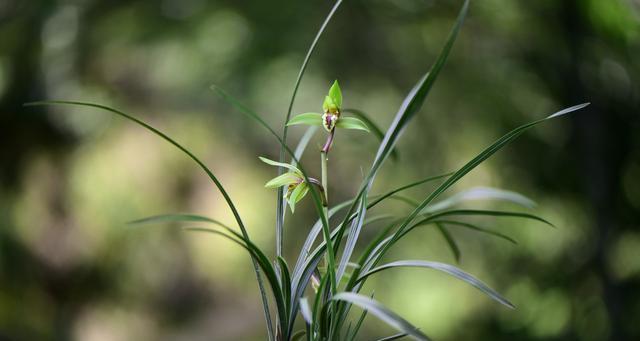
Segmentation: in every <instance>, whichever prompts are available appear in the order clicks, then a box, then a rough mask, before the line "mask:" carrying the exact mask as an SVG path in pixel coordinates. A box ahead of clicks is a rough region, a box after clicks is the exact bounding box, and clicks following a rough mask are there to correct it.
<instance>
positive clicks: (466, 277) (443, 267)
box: [358, 260, 515, 309]
mask: <svg viewBox="0 0 640 341" xmlns="http://www.w3.org/2000/svg"><path fill="white" fill-rule="evenodd" d="M397 267H420V268H429V269H434V270H439V271H442V272H445V273H447V274H449V275H452V276H454V277H457V278H459V279H461V280H462V281H464V282H467V283H468V284H470V285H472V286H474V287H476V288H477V289H478V290H480V291H482V292H483V293H485V294H486V295H487V296H489V297H491V298H492V299H493V300H495V301H497V302H499V303H501V304H503V305H505V306H507V307H509V308H512V309H513V308H515V306H514V305H513V304H512V303H511V302H509V301H508V300H507V299H506V298H504V297H502V295H500V294H498V293H497V292H496V291H495V290H493V289H491V288H489V287H488V286H487V285H486V284H484V283H482V282H481V281H479V280H478V279H476V278H475V277H473V276H471V275H470V274H468V273H466V272H464V271H462V270H460V269H458V268H457V267H455V266H453V265H449V264H443V263H438V262H428V261H421V260H404V261H397V262H392V263H388V264H384V265H381V266H379V267H377V268H374V269H372V270H370V271H368V272H366V273H364V274H363V275H362V276H360V278H358V281H362V280H363V279H365V278H367V277H369V276H371V275H373V274H374V273H377V272H380V271H383V270H386V269H393V268H397Z"/></svg>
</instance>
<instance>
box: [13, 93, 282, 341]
mask: <svg viewBox="0 0 640 341" xmlns="http://www.w3.org/2000/svg"><path fill="white" fill-rule="evenodd" d="M44 105H73V106H84V107H90V108H95V109H100V110H104V111H108V112H111V113H113V114H116V115H118V116H121V117H123V118H125V119H127V120H129V121H132V122H134V123H136V124H138V125H140V126H142V127H143V128H145V129H147V130H149V131H151V132H152V133H154V134H156V135H157V136H159V137H161V138H163V139H164V140H165V141H167V142H169V143H171V144H172V145H174V146H175V147H176V148H178V149H179V150H180V151H182V152H183V153H184V154H186V155H187V156H188V157H189V158H191V159H192V160H193V161H194V162H195V163H196V164H198V166H200V168H201V169H202V170H203V171H204V172H205V173H206V174H207V176H208V177H209V179H211V181H213V183H214V184H215V186H216V187H217V188H218V190H219V191H220V193H221V194H222V196H223V198H224V200H225V202H226V203H227V205H228V206H229V209H231V212H232V213H233V216H234V218H235V220H236V222H237V223H238V226H239V227H240V230H241V231H242V235H243V236H244V237H245V238H246V239H247V240H248V239H249V234H248V233H247V230H246V228H245V226H244V223H243V222H242V218H241V217H240V214H239V213H238V210H237V209H236V206H235V204H234V203H233V200H231V197H230V196H229V194H228V193H227V191H226V190H225V189H224V187H223V186H222V183H220V181H219V180H218V178H217V177H216V176H215V175H214V174H213V172H212V171H211V170H210V169H209V168H208V167H207V166H206V165H205V164H204V162H202V161H201V160H200V159H199V158H198V157H196V156H195V155H194V154H193V153H191V151H189V150H188V149H187V148H185V147H183V146H182V145H181V144H179V143H178V142H176V141H175V140H173V139H172V138H170V137H169V136H168V135H166V134H165V133H163V132H161V131H160V130H158V129H156V128H154V127H152V126H151V125H149V124H147V123H145V122H144V121H142V120H140V119H138V118H135V117H133V116H131V115H129V114H127V113H125V112H123V111H120V110H117V109H114V108H111V107H108V106H105V105H100V104H94V103H87V102H78V101H39V102H31V103H26V104H25V106H44ZM252 263H253V269H254V272H255V275H256V280H257V282H258V287H259V289H260V296H261V299H262V306H263V310H264V315H265V320H266V323H267V329H268V332H269V338H270V339H273V335H274V334H273V326H272V323H273V322H272V320H271V313H270V312H269V301H268V299H267V296H266V293H265V290H264V284H263V282H262V278H261V276H260V271H259V270H258V265H257V264H256V261H255V259H253V257H252Z"/></svg>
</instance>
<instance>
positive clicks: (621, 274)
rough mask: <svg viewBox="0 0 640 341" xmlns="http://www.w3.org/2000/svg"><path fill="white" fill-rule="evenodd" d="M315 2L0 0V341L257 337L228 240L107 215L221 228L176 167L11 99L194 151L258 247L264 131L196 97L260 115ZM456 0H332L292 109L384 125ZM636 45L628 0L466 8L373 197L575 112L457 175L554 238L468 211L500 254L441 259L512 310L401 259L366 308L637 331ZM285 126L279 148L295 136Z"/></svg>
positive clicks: (280, 86)
mask: <svg viewBox="0 0 640 341" xmlns="http://www.w3.org/2000/svg"><path fill="white" fill-rule="evenodd" d="M331 5H332V3H331V2H330V1H304V2H303V1H293V0H288V1H278V2H277V4H276V3H274V2H272V1H230V0H226V1H205V0H158V1H151V0H130V1H125V0H85V1H81V0H66V1H65V0H58V1H56V0H30V1H24V0H4V1H0V340H4V339H6V340H90V341H94V340H211V339H215V340H250V339H255V340H260V339H263V338H264V332H263V329H264V328H263V322H262V320H261V312H260V309H261V308H260V307H259V301H258V292H257V288H256V285H255V283H254V282H253V281H252V274H251V271H250V263H249V262H248V259H247V257H246V256H245V255H244V254H243V253H242V252H241V250H238V249H236V248H235V247H234V246H233V245H230V244H229V243H226V242H225V241H222V240H217V239H214V238H206V237H205V238H203V237H201V236H195V235H189V234H186V233H182V232H179V231H177V230H175V229H172V228H170V227H167V228H135V229H132V228H130V227H127V226H126V225H125V222H127V221H129V220H132V219H135V218H138V217H141V216H146V215H151V214H154V213H159V212H193V213H201V214H205V215H208V216H213V217H217V218H219V219H222V220H225V221H231V219H230V213H229V212H227V210H226V209H225V207H224V204H223V203H222V201H221V198H220V196H219V194H218V193H217V192H215V191H214V188H213V187H212V186H211V185H210V184H209V183H208V182H207V179H206V177H205V176H203V175H202V174H200V173H199V172H198V169H196V167H194V166H193V165H192V164H191V163H189V161H188V160H186V159H184V158H183V157H182V156H181V155H180V154H179V153H178V152H176V151H175V150H173V149H172V147H171V146H169V145H167V144H166V143H164V142H162V141H159V140H158V139H156V138H154V137H153V136H151V135H149V134H148V133H147V132H144V131H142V130H141V129H140V128H138V127H135V126H131V125H129V124H128V123H126V122H123V121H120V120H118V119H116V118H113V117H110V116H108V115H105V114H103V113H97V112H96V113H94V112H90V110H86V109H73V110H71V109H69V108H47V109H46V110H45V109H44V108H28V109H26V108H23V107H22V103H24V102H28V101H31V100H39V99H76V100H86V101H92V102H101V103H105V104H107V105H111V106H114V107H118V108H121V109H125V110H126V111H128V112H131V113H135V114H137V115H139V116H141V117H144V118H145V119H146V120H149V121H150V122H152V123H153V124H154V125H156V126H158V127H160V128H162V129H164V130H165V131H167V132H168V133H169V134H170V135H172V136H174V137H175V138H176V139H177V140H178V141H181V142H183V143H184V144H185V145H187V146H188V147H189V148H191V149H192V150H194V151H195V152H196V153H197V154H198V155H201V156H202V157H203V158H204V159H205V160H206V161H207V163H208V164H209V165H210V166H211V168H212V169H213V170H214V171H215V172H216V174H218V175H219V177H220V178H221V179H222V180H223V182H224V183H225V185H226V187H227V188H228V189H229V190H230V192H231V195H232V197H233V199H234V200H235V201H236V202H237V203H238V204H239V205H238V206H239V210H240V212H241V213H242V214H243V215H245V216H246V217H247V221H246V222H247V225H248V226H249V230H250V233H252V236H253V238H254V239H255V240H256V241H257V242H258V243H259V244H260V245H272V244H273V242H274V236H273V226H274V221H275V201H274V199H275V196H274V194H273V193H272V192H271V191H269V190H267V189H264V188H263V184H264V182H265V181H266V180H268V179H269V178H271V177H273V169H272V168H270V167H268V166H266V165H264V164H262V163H261V162H260V161H259V160H258V159H257V156H258V155H263V156H267V157H271V158H277V155H276V154H277V142H276V141H274V140H273V139H272V138H271V137H269V136H268V135H267V134H265V133H264V131H263V130H261V129H259V128H258V127H257V126H255V125H254V124H253V123H252V122H249V121H247V120H246V118H244V117H243V116H242V115H237V114H235V113H234V112H233V110H232V109H230V108H229V107H228V106H227V105H226V104H224V103H222V102H221V101H219V100H217V99H216V98H215V96H213V94H212V93H211V92H210V91H208V87H209V85H210V84H211V83H216V84H218V85H220V86H222V87H224V88H226V89H228V90H229V91H230V92H231V93H233V94H234V95H236V96H237V97H239V98H243V99H244V100H245V102H246V103H247V104H248V105H249V106H251V107H252V108H254V109H256V110H258V111H259V112H260V113H261V114H262V115H264V117H265V119H266V120H267V121H268V122H269V123H270V124H271V125H272V126H273V127H280V126H281V125H282V123H283V122H282V121H283V120H284V113H285V112H286V111H285V110H286V106H287V103H288V99H289V96H290V94H291V91H292V90H293V89H292V88H293V84H294V81H295V76H296V74H297V70H298V67H299V65H300V63H301V62H302V59H303V57H304V53H305V51H306V49H307V47H308V44H309V43H310V41H311V40H312V38H313V36H314V34H315V31H316V30H317V29H318V27H319V25H320V23H321V21H322V20H323V18H324V16H325V14H326V13H327V11H328V10H329V8H330V6H331ZM458 5H459V4H458V3H457V2H455V1H453V2H452V1H438V0H429V1H421V0H396V1H383V0H372V1H356V0H353V1H346V2H345V4H344V5H343V6H342V8H341V9H340V10H339V12H338V14H337V16H336V18H335V19H334V21H333V22H332V24H331V25H330V27H329V28H328V31H327V32H326V34H325V36H324V37H323V39H322V41H321V42H320V46H319V49H318V53H317V54H316V55H315V56H314V58H313V59H312V62H311V64H310V67H309V70H308V73H307V75H306V77H305V78H304V80H303V82H302V85H301V90H300V93H299V97H298V100H297V102H296V105H295V107H294V113H297V112H306V111H318V110H320V106H321V104H322V96H323V94H324V91H326V87H327V85H328V84H329V82H330V81H331V80H333V79H335V78H339V79H340V82H341V85H342V88H343V92H344V94H345V106H346V107H353V108H357V109H361V110H364V111H366V112H369V113H370V114H371V115H372V116H373V117H374V120H375V121H376V122H377V123H378V124H380V125H381V126H382V127H386V126H387V125H388V124H389V123H390V120H391V119H392V117H393V114H394V113H395V109H396V108H397V106H398V105H399V103H400V101H401V100H402V94H403V93H405V92H406V91H407V90H408V89H409V88H410V87H411V85H412V84H413V83H414V82H415V81H416V80H417V78H418V75H420V74H422V73H423V72H424V71H425V70H426V69H427V68H428V67H429V65H430V63H431V62H432V61H433V59H434V57H435V55H436V53H437V52H438V50H439V48H440V46H441V44H442V42H443V41H444V39H445V36H446V34H447V32H448V28H449V27H450V24H451V21H452V18H453V17H454V16H455V11H456V9H457V6H458ZM639 55H640V2H638V1H637V0H606V1H605V0H538V1H527V0H518V1H514V0H482V1H473V2H472V6H471V10H470V15H469V17H468V20H467V22H466V24H465V27H464V28H463V31H462V34H461V36H460V38H459V39H458V41H457V43H456V46H455V47H454V50H453V53H452V55H451V58H450V60H449V64H448V65H447V67H446V68H445V70H444V71H443V73H442V75H441V77H440V79H439V81H438V83H437V84H436V86H435V88H434V92H433V94H432V95H431V96H430V98H429V100H428V102H427V103H426V105H425V109H424V110H423V112H422V113H421V115H420V116H418V117H417V118H416V121H417V124H416V125H414V126H413V127H412V128H411V129H409V130H408V131H407V132H406V134H405V136H404V137H403V138H402V140H401V143H400V144H399V151H400V158H399V160H398V161H397V162H396V163H392V164H389V165H386V166H385V168H384V169H383V171H382V173H381V175H380V180H381V182H380V184H382V185H379V186H380V188H377V190H378V191H382V190H383V189H386V188H391V187H394V186H398V185H402V184H404V183H406V182H408V181H410V180H414V179H418V178H422V177H425V176H427V175H432V174H438V173H442V172H446V171H450V170H452V169H454V168H456V167H458V166H460V165H461V164H462V162H464V161H465V160H466V159H468V158H469V157H471V156H473V155H474V153H475V152H478V151H479V150H480V148H481V146H483V145H488V144H489V143H490V142H492V141H493V140H494V139H495V138H497V137H498V136H499V135H500V134H501V133H503V132H506V131H507V130H508V129H510V128H512V127H514V126H516V125H518V124H520V123H522V122H525V121H529V120H532V119H535V118H540V117H541V116H542V115H544V114H545V113H549V112H553V111H555V109H559V108H561V107H566V106H569V105H572V104H576V103H580V102H584V101H590V102H592V105H591V106H590V107H589V108H588V110H587V111H585V112H580V113H577V114H576V115H573V116H571V117H570V118H569V119H563V120H562V121H558V122H554V123H551V124H545V126H544V127H540V128H536V129H535V130H534V131H532V132H530V133H527V134H526V135H525V136H523V138H521V139H520V140H518V141H517V142H516V143H514V144H513V145H512V146H510V147H509V148H507V149H506V150H505V151H503V152H501V153H500V154H499V155H498V156H496V157H495V158H493V159H492V160H491V161H490V162H488V163H487V164H485V165H483V166H481V167H480V168H479V169H477V170H475V171H474V172H473V173H472V174H470V176H469V177H468V178H467V179H466V180H465V181H463V183H462V184H461V185H460V186H458V187H457V189H460V188H464V187H469V186H473V185H487V186H496V187H504V188H508V189H511V190H516V191H519V192H522V193H525V194H527V195H529V196H531V197H532V198H534V199H535V200H536V201H537V202H538V203H539V206H538V208H537V209H536V212H537V213H540V214H541V215H543V216H545V217H547V218H549V219H550V220H552V221H553V222H554V223H555V224H556V225H557V226H559V228H558V229H557V230H552V229H548V228H546V227H544V226H540V225H539V224H535V223H526V224H523V223H519V225H524V226H512V225H511V224H510V221H509V220H508V219H501V220H495V219H491V220H479V221H478V223H479V224H484V225H485V226H494V227H496V228H497V229H499V230H500V231H502V232H504V233H507V234H509V235H511V236H513V237H514V238H515V239H517V240H518V241H519V245H518V246H512V245H510V244H508V243H503V242H501V241H496V240H487V239H486V238H483V237H481V236H479V235H477V234H473V233H472V232H467V231H463V230H453V233H454V235H455V237H457V238H458V239H459V243H460V245H461V247H462V262H461V264H460V266H461V267H462V268H463V269H465V270H467V271H469V272H471V273H473V274H475V275H477V276H478V277H479V278H481V279H483V280H485V281H486V282H488V283H490V284H491V285H492V286H493V287H495V288H497V289H499V290H500V291H502V292H504V293H505V294H506V296H507V297H509V298H510V299H511V300H512V301H513V302H514V303H515V304H516V306H518V309H517V310H515V311H507V310H505V309H503V308H502V307H499V306H497V305H495V304H493V303H492V302H490V301H489V300H487V299H486V298H484V297H483V296H481V295H479V294H477V293H476V292H475V291H474V290H473V289H470V288H468V287H467V286H464V285H463V284H458V283H456V282H455V281H454V280H452V279H450V278H446V276H443V275H440V274H437V273H436V274H431V273H422V272H416V271H411V270H395V272H394V273H393V274H392V275H394V276H395V277H391V276H386V277H385V276H381V277H380V278H375V279H374V280H373V281H372V282H371V283H369V284H368V289H371V290H375V291H376V298H377V299H378V300H380V301H382V302H385V303H386V304H388V306H390V307H391V308H393V309H395V310H396V311H398V312H401V313H403V315H404V316H406V317H407V319H408V320H410V321H412V322H414V323H415V324H416V325H417V326H419V327H421V328H424V330H427V331H429V334H430V335H432V336H433V337H434V338H435V339H437V340H489V339H490V340H515V339H517V340H573V339H575V340H605V339H607V340H637V339H639V338H640V324H638V323H637V322H638V321H637V316H640V261H639V259H640V251H639V250H640V230H639V229H640V219H638V218H639V217H640V134H638V133H637V132H638V131H640V119H639V118H638V115H639V114H640V105H639V104H640V92H639V91H638V90H639V89H638V84H640V83H639V80H640V79H639V78H640V58H638V56H639ZM292 131H293V136H292V137H291V139H290V141H295V140H296V139H297V138H298V137H299V136H300V134H301V132H302V129H292ZM292 143H293V142H292ZM312 143H313V145H312V146H315V144H319V143H321V142H320V141H317V142H312ZM375 147H376V140H375V139H374V138H372V137H370V136H365V135H363V134H357V133H345V134H342V135H341V136H339V137H338V141H337V147H336V148H335V149H334V155H333V156H332V162H331V165H330V167H331V168H332V172H333V173H334V174H340V176H335V177H334V179H335V178H337V182H334V183H333V187H334V188H331V189H330V191H331V192H332V193H335V194H334V197H335V200H340V199H345V198H348V197H349V195H351V194H352V193H353V192H354V190H355V186H357V184H358V182H359V181H358V182H351V181H350V180H352V179H354V177H355V178H360V177H362V171H361V169H362V168H365V167H367V165H368V163H369V162H370V160H371V159H372V157H373V153H374V152H375ZM304 161H305V162H307V163H309V165H310V166H308V168H311V167H312V166H313V167H315V166H316V165H317V160H315V159H309V160H306V159H305V160H304ZM383 187H384V188H383ZM413 194H414V195H415V196H419V195H424V192H423V190H415V191H413ZM492 207H494V206H492ZM398 209H405V207H403V206H398ZM312 212H313V211H312V209H311V207H310V206H309V204H308V203H307V204H305V203H304V202H302V203H301V205H300V208H298V209H297V210H296V216H295V217H293V218H292V219H289V222H288V224H287V227H286V238H287V239H286V252H287V253H288V254H289V256H292V255H294V254H295V253H296V249H297V248H298V247H299V245H300V243H301V238H303V236H304V235H305V234H306V231H305V229H307V226H308V223H309V221H310V220H311V219H309V218H307V217H310V215H311V214H312ZM305 214H306V216H305ZM364 233H370V234H373V231H368V232H367V231H364ZM402 246H403V247H401V248H398V249H397V250H396V251H395V254H394V255H392V257H390V258H393V257H399V256H401V255H402V256H405V257H409V258H423V259H426V258H428V259H433V260H440V261H445V262H453V259H452V258H451V255H450V253H449V252H448V250H447V249H446V246H445V245H444V243H443V240H442V236H441V235H439V234H437V231H435V230H429V229H423V230H420V231H416V232H415V238H412V239H411V240H406V241H403V242H402ZM365 327H366V328H368V329H367V330H368V331H369V333H370V335H371V336H372V337H373V335H384V333H391V332H390V331H389V330H388V329H386V328H385V327H383V326H380V325H379V324H377V323H375V321H374V320H372V321H368V323H366V324H365Z"/></svg>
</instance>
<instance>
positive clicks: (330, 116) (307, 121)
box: [287, 80, 370, 133]
mask: <svg viewBox="0 0 640 341" xmlns="http://www.w3.org/2000/svg"><path fill="white" fill-rule="evenodd" d="M341 108H342V91H341V90H340V85H338V81H337V80H336V81H334V82H333V85H331V88H329V94H328V95H327V96H325V97H324V102H323V103H322V110H323V112H324V113H323V114H320V113H314V112H308V113H304V114H299V115H297V116H295V117H293V118H292V119H291V120H289V122H287V125H288V126H292V125H298V124H303V125H315V126H323V127H324V129H325V130H326V131H327V132H330V133H331V132H332V131H333V130H334V129H335V128H343V129H356V130H364V131H367V132H369V131H370V130H369V127H368V126H367V124H366V123H364V122H362V121H361V120H359V119H357V118H355V117H342V116H340V109H341Z"/></svg>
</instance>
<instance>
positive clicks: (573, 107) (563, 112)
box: [547, 102, 591, 119]
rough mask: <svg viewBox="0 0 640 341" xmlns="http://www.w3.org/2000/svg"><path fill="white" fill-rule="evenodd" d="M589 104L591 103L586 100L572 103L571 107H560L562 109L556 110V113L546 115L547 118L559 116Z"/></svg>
mask: <svg viewBox="0 0 640 341" xmlns="http://www.w3.org/2000/svg"><path fill="white" fill-rule="evenodd" d="M590 104H591V102H586V103H582V104H578V105H574V106H572V107H569V108H566V109H562V110H560V111H558V112H556V113H554V114H552V115H549V117H547V118H548V119H549V118H554V117H559V116H562V115H565V114H568V113H570V112H573V111H576V110H580V109H582V108H585V107H587V106H589V105H590Z"/></svg>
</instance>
